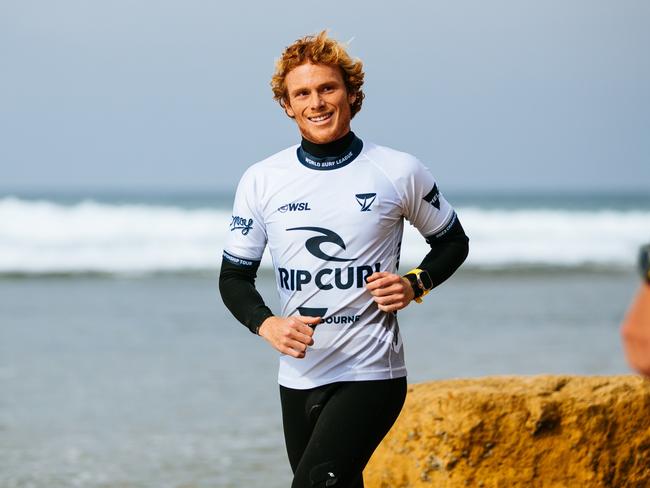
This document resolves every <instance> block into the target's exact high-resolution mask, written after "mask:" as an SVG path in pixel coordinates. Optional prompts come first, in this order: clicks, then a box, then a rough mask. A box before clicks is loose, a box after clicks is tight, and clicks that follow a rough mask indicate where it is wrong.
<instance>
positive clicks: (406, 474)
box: [364, 376, 650, 488]
mask: <svg viewBox="0 0 650 488" xmlns="http://www.w3.org/2000/svg"><path fill="white" fill-rule="evenodd" d="M364 478H365V480H366V483H365V484H366V487H368V488H407V487H409V488H415V487H436V488H456V487H478V486H480V487H484V488H516V487H527V488H532V487H544V488H547V487H548V488H556V487H557V488H560V487H562V488H565V487H566V488H591V487H593V488H596V487H598V488H601V487H612V488H622V487H634V488H649V487H650V381H648V380H644V379H642V378H641V377H637V376H611V377H576V376H536V377H519V376H518V377H489V378H480V379H465V380H449V381H436V382H431V383H424V384H418V385H411V386H409V393H408V396H407V399H406V405H405V406H404V410H403V411H402V413H401V415H400V417H399V419H398V420H397V422H396V423H395V425H394V426H393V428H392V429H391V431H390V432H389V433H388V435H387V436H386V438H385V439H384V441H383V442H382V443H381V445H380V446H379V447H378V448H377V451H375V454H374V455H373V457H372V459H371V460H370V463H369V464H368V466H367V467H366V470H365V472H364Z"/></svg>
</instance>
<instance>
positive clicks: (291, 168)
mask: <svg viewBox="0 0 650 488" xmlns="http://www.w3.org/2000/svg"><path fill="white" fill-rule="evenodd" d="M404 219H407V220H408V221H409V222H410V223H411V224H412V225H414V226H415V227H416V228H417V229H418V230H419V231H420V233H421V234H422V235H423V236H425V237H431V236H433V237H434V238H435V237H437V236H442V235H444V234H445V232H446V231H447V230H448V229H450V228H451V227H452V225H453V224H454V221H455V219H456V214H455V212H454V210H453V209H452V208H451V206H450V205H449V203H448V202H447V201H446V200H445V199H444V198H443V196H442V194H441V193H440V192H439V191H438V187H437V184H436V182H435V180H434V178H433V176H432V175H431V173H430V172H429V170H428V169H427V168H426V167H425V166H424V165H423V164H422V163H421V162H420V161H418V160H417V159H416V158H415V157H413V156H411V155H409V154H406V153H403V152H398V151H395V150H393V149H389V148H387V147H382V146H378V145H375V144H371V143H367V142H366V143H364V142H362V141H361V140H360V139H358V138H356V137H355V138H354V140H353V142H352V143H351V145H350V147H349V149H348V150H347V151H346V152H345V153H344V154H343V155H342V156H339V157H337V158H316V157H313V156H311V155H309V154H308V153H306V152H305V151H304V150H303V148H302V147H301V146H300V145H298V146H292V147H289V148H287V149H285V150H283V151H280V152H279V153H276V154H274V155H273V156H271V157H269V158H267V159H265V160H263V161H260V162H258V163H256V164H254V165H253V166H251V167H250V168H248V170H247V171H246V172H245V173H244V175H243V176H242V178H241V181H240V183H239V186H238V188H237V193H236V196H235V202H234V208H233V216H232V220H231V222H230V233H229V239H228V240H227V245H226V247H225V249H224V258H225V259H226V260H227V261H229V262H231V263H232V264H235V265H238V266H243V267H248V268H256V267H257V266H259V263H260V261H261V259H262V255H263V253H264V249H265V248H266V246H267V245H268V247H269V251H270V253H271V258H272V261H273V268H274V270H275V279H276V284H277V289H278V293H279V296H280V302H281V308H282V309H281V311H280V314H279V315H281V316H291V315H303V316H319V317H322V321H321V323H320V324H318V325H317V326H316V328H315V330H314V335H313V339H314V345H313V346H310V347H308V348H307V351H306V354H305V357H304V358H302V359H297V358H293V357H291V356H288V355H281V356H280V369H279V373H278V381H279V383H280V384H281V385H283V386H285V387H288V388H295V389H307V388H314V387H317V386H320V385H324V384H328V383H333V382H337V381H361V380H377V379H390V378H399V377H402V376H406V366H405V364H404V348H403V346H402V339H401V337H400V332H399V327H398V324H397V317H396V314H395V313H386V312H382V311H381V310H379V308H378V307H377V304H376V303H375V302H374V301H373V298H372V296H371V295H370V292H369V291H367V290H366V288H365V279H366V278H367V277H368V276H369V275H371V274H372V273H374V272H376V271H389V272H392V273H396V272H397V268H398V265H399V257H400V246H401V241H402V231H403V225H404Z"/></svg>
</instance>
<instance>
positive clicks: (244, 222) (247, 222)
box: [230, 215, 253, 235]
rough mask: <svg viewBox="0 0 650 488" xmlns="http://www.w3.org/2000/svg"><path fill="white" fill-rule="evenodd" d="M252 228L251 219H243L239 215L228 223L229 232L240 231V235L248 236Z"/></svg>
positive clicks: (234, 216)
mask: <svg viewBox="0 0 650 488" xmlns="http://www.w3.org/2000/svg"><path fill="white" fill-rule="evenodd" d="M252 228H253V219H247V218H245V217H240V216H239V215H233V216H232V220H231V221H230V232H232V231H235V230H241V233H242V235H248V233H249V232H250V231H251V229H252Z"/></svg>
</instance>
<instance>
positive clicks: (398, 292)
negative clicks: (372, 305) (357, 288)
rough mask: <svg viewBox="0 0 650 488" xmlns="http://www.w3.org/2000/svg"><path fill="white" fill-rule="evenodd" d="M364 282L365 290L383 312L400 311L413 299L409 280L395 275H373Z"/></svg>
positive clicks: (384, 272) (382, 273) (385, 272)
mask: <svg viewBox="0 0 650 488" xmlns="http://www.w3.org/2000/svg"><path fill="white" fill-rule="evenodd" d="M366 282H367V283H366V289H367V290H368V291H369V292H370V294H371V295H372V296H373V299H374V300H375V302H376V303H377V306H378V307H379V310H381V311H383V312H395V311H396V310H401V309H403V308H404V307H406V306H407V305H408V304H409V303H411V300H413V298H414V297H415V292H414V291H413V288H412V287H411V283H410V282H409V280H407V279H406V278H404V277H402V276H400V275H398V274H395V273H388V272H387V271H380V272H379V273H373V274H371V275H370V276H368V279H367V280H366Z"/></svg>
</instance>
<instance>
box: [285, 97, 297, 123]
mask: <svg viewBox="0 0 650 488" xmlns="http://www.w3.org/2000/svg"><path fill="white" fill-rule="evenodd" d="M283 105H284V111H285V112H286V113H287V115H288V116H289V117H291V118H292V119H293V118H295V117H296V112H294V111H293V109H292V108H291V105H289V101H288V100H287V99H286V98H285V100H284V104H283Z"/></svg>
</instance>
